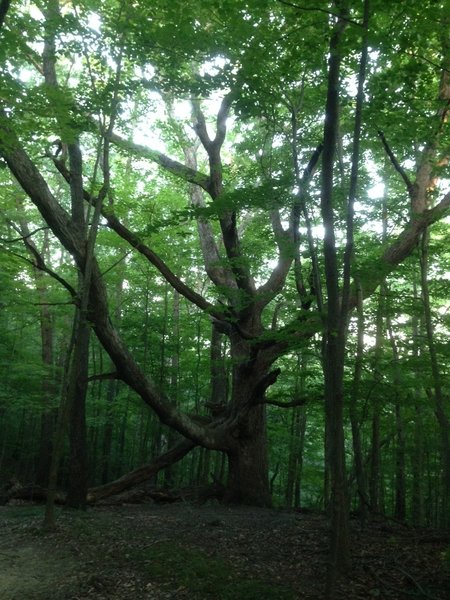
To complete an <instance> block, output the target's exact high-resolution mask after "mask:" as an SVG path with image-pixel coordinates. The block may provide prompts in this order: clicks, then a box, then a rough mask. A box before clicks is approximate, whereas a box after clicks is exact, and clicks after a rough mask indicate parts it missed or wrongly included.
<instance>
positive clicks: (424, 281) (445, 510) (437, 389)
mask: <svg viewBox="0 0 450 600" xmlns="http://www.w3.org/2000/svg"><path fill="white" fill-rule="evenodd" d="M428 244H429V237H428V232H425V233H424V235H423V237H422V244H421V256H420V258H421V260H420V265H421V285H422V302H423V311H424V322H425V330H426V334H427V342H428V352H429V357H430V364H431V373H432V376H433V388H434V402H435V414H436V419H437V422H438V425H439V430H440V438H441V448H440V450H441V461H442V503H441V507H442V508H441V519H440V521H441V524H442V525H443V526H444V527H445V526H447V525H448V524H449V523H450V510H449V505H450V504H449V503H450V422H449V418H448V416H447V413H446V411H445V398H444V392H443V389H442V381H441V373H440V369H439V359H438V355H437V350H436V343H435V340H434V327H433V320H432V314H431V303H430V293H429V286H428Z"/></svg>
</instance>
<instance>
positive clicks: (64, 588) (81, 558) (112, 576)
mask: <svg viewBox="0 0 450 600" xmlns="http://www.w3.org/2000/svg"><path fill="white" fill-rule="evenodd" d="M42 512H43V511H42V508H40V507H33V506H30V505H27V506H16V507H11V506H7V507H1V508H0V545H1V546H0V573H1V576H0V598H1V599H2V600H81V599H86V600H89V599H96V600H102V599H105V600H119V599H120V600H131V599H133V600H140V599H142V600H143V599H148V600H163V599H180V600H181V599H186V600H187V599H189V600H240V599H241V598H242V599H243V600H244V599H245V600H252V599H253V598H255V599H259V600H295V599H305V600H306V599H319V598H323V595H324V574H325V569H326V559H327V525H326V521H325V519H324V517H323V516H322V515H316V514H303V513H296V512H293V511H283V510H279V511H276V510H268V509H254V508H240V507H235V508H225V507H223V506H219V505H217V506H203V507H198V506H193V505H190V504H187V503H177V504H171V505H156V504H141V505H128V506H125V505H124V506H114V507H106V506H105V507H99V508H95V509H91V510H90V511H88V512H87V513H85V514H84V513H83V514H79V513H74V512H71V511H68V510H64V511H62V512H61V513H60V516H59V519H58V529H57V530H56V531H55V532H53V533H43V532H42V531H41V527H40V526H41V520H42ZM352 525H353V526H352V572H351V574H350V576H349V577H348V578H344V579H342V581H341V582H340V584H339V590H338V594H337V596H336V597H337V598H342V599H344V598H345V599H352V598H353V599H361V600H363V599H364V600H367V599H368V598H386V599H398V600H402V599H403V598H405V599H406V598H411V597H416V598H429V599H430V598H431V599H433V598H434V599H436V600H448V599H449V598H450V560H449V557H447V558H446V550H447V548H448V547H449V546H450V535H447V536H446V535H444V534H443V533H442V532H438V531H430V530H417V529H410V528H407V527H403V526H401V525H397V524H391V523H388V522H385V521H381V520H380V521H377V522H373V523H370V524H369V525H368V526H367V527H365V528H364V529H361V527H360V526H359V525H358V523H357V522H353V524H352Z"/></svg>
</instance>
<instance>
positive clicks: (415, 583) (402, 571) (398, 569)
mask: <svg viewBox="0 0 450 600" xmlns="http://www.w3.org/2000/svg"><path fill="white" fill-rule="evenodd" d="M395 568H396V569H397V571H400V573H403V575H404V576H405V577H406V578H407V579H409V581H411V583H413V584H414V585H415V586H416V588H417V589H418V590H419V592H420V594H421V595H422V596H424V597H425V598H430V600H439V598H437V597H436V596H433V595H432V594H429V593H428V592H427V591H426V590H424V589H423V587H422V586H421V585H420V583H419V582H418V581H417V580H416V579H414V577H413V576H412V575H410V574H409V573H408V572H407V571H405V570H404V569H402V568H401V567H395Z"/></svg>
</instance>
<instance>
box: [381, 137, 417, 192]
mask: <svg viewBox="0 0 450 600" xmlns="http://www.w3.org/2000/svg"><path fill="white" fill-rule="evenodd" d="M378 135H379V137H380V139H381V142H382V144H383V147H384V149H385V151H386V154H387V155H388V156H389V159H390V161H391V163H392V165H393V167H394V169H395V170H396V171H397V172H398V173H400V176H401V178H402V179H403V181H404V182H405V185H406V189H407V190H408V194H409V197H410V198H412V196H413V193H414V186H413V184H412V183H411V180H410V178H409V177H408V175H407V174H406V172H405V170H404V169H403V167H402V166H401V164H400V163H399V162H398V160H397V159H396V158H395V156H394V153H393V152H392V150H391V148H390V147H389V144H388V143H387V140H386V137H385V135H384V133H383V132H382V131H381V129H379V130H378Z"/></svg>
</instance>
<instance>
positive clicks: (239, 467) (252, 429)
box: [225, 404, 272, 506]
mask: <svg viewBox="0 0 450 600" xmlns="http://www.w3.org/2000/svg"><path fill="white" fill-rule="evenodd" d="M227 455H228V482H227V489H226V492H225V501H226V502H230V503H236V504H249V505H253V506H271V505H272V499H271V495H270V486H269V475H268V473H269V466H268V458H267V443H266V407H265V405H264V404H261V405H259V406H256V407H255V408H253V409H252V410H251V411H250V413H249V415H248V418H247V419H246V420H245V422H244V423H243V424H242V425H241V427H240V432H239V438H238V441H237V444H236V447H235V449H234V450H233V451H230V452H228V453H227Z"/></svg>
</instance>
